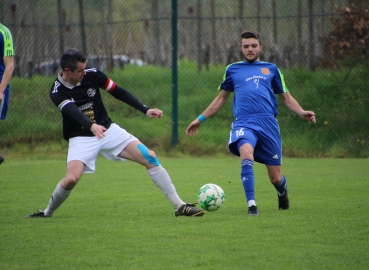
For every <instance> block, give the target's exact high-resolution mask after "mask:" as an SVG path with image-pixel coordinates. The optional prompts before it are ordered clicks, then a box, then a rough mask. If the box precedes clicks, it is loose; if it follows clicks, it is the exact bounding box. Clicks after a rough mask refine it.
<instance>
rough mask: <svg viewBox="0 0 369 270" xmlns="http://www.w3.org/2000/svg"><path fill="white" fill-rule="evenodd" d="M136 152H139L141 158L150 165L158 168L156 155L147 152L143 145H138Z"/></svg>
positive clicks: (149, 151)
mask: <svg viewBox="0 0 369 270" xmlns="http://www.w3.org/2000/svg"><path fill="white" fill-rule="evenodd" d="M137 148H138V150H140V152H141V154H142V156H143V157H144V158H145V159H146V160H147V161H148V162H149V163H150V164H153V165H155V166H159V165H160V163H159V160H158V158H157V157H156V154H155V152H154V151H152V150H149V149H148V148H147V147H146V146H145V145H143V144H139V145H137Z"/></svg>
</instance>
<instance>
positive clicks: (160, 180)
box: [147, 165, 185, 209]
mask: <svg viewBox="0 0 369 270" xmlns="http://www.w3.org/2000/svg"><path fill="white" fill-rule="evenodd" d="M147 173H148V174H149V175H150V177H151V179H152V181H153V182H154V183H155V185H156V186H157V187H158V188H159V189H160V190H161V192H163V194H164V195H165V197H167V199H168V200H169V201H170V203H171V204H172V205H173V207H174V209H178V208H179V207H181V205H183V204H185V202H184V201H182V200H181V198H180V197H179V196H178V194H177V191H176V188H175V187H174V185H173V183H172V180H171V179H170V177H169V174H168V173H167V171H166V170H165V169H164V168H163V167H162V166H161V165H159V166H156V167H154V168H151V169H149V170H147Z"/></svg>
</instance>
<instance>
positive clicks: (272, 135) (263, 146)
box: [228, 115, 282, 166]
mask: <svg viewBox="0 0 369 270" xmlns="http://www.w3.org/2000/svg"><path fill="white" fill-rule="evenodd" d="M240 139H242V141H243V142H245V143H249V144H251V145H252V147H253V148H254V160H255V161H256V162H259V163H262V164H265V165H271V166H281V165H282V141H281V136H280V132H279V125H278V121H277V119H276V118H275V117H274V116H271V115H268V116H249V117H246V118H243V119H237V120H235V121H234V122H233V123H232V130H231V132H230V136H229V142H228V147H229V151H230V152H231V153H232V154H234V155H236V156H240V152H239V150H238V146H237V142H238V141H239V140H240Z"/></svg>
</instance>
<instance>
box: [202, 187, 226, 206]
mask: <svg viewBox="0 0 369 270" xmlns="http://www.w3.org/2000/svg"><path fill="white" fill-rule="evenodd" d="M197 201H198V202H199V204H200V206H201V208H202V209H204V210H207V211H211V212H213V211H216V210H218V209H219V208H220V207H221V206H222V205H223V203H224V201H225V194H224V191H223V189H222V188H221V187H220V186H218V185H215V184H206V185H203V186H202V187H201V188H200V190H199V192H198V193H197Z"/></svg>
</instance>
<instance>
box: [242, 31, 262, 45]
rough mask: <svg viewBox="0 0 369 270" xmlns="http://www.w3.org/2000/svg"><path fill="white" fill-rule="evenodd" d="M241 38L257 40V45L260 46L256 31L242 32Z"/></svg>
mask: <svg viewBox="0 0 369 270" xmlns="http://www.w3.org/2000/svg"><path fill="white" fill-rule="evenodd" d="M241 38H256V39H257V40H259V45H261V38H260V34H259V33H258V32H256V31H253V30H247V31H243V32H242V33H241Z"/></svg>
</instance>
